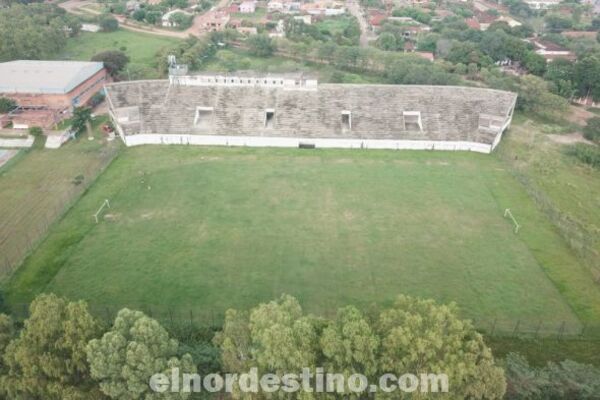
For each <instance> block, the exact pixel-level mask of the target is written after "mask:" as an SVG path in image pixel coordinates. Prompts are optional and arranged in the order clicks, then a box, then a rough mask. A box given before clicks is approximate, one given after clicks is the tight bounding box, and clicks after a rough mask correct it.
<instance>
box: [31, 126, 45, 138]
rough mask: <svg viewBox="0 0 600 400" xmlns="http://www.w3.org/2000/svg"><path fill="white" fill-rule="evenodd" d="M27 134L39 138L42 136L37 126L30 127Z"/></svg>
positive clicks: (41, 130)
mask: <svg viewBox="0 0 600 400" xmlns="http://www.w3.org/2000/svg"><path fill="white" fill-rule="evenodd" d="M29 134H30V135H31V136H34V137H40V136H42V135H43V134H44V130H43V129H42V128H40V127H39V126H32V127H30V128H29Z"/></svg>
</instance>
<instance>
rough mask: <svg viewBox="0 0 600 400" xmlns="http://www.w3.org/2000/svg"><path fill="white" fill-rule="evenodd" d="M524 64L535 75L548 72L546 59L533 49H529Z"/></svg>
mask: <svg viewBox="0 0 600 400" xmlns="http://www.w3.org/2000/svg"><path fill="white" fill-rule="evenodd" d="M523 66H524V67H525V68H526V69H527V71H529V72H530V73H532V74H533V75H537V76H542V75H544V72H546V59H545V58H544V57H543V56H541V55H539V54H537V53H535V52H533V51H528V52H527V53H526V54H525V57H524V58H523Z"/></svg>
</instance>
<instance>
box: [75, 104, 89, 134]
mask: <svg viewBox="0 0 600 400" xmlns="http://www.w3.org/2000/svg"><path fill="white" fill-rule="evenodd" d="M91 120H92V109H91V108H89V107H75V110H73V118H72V119H71V129H72V130H73V131H74V132H75V134H77V135H79V134H80V133H82V132H83V131H85V130H86V129H87V127H88V124H89V123H90V121H91Z"/></svg>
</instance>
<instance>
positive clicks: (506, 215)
mask: <svg viewBox="0 0 600 400" xmlns="http://www.w3.org/2000/svg"><path fill="white" fill-rule="evenodd" d="M504 218H510V220H511V221H512V223H513V225H514V229H513V231H514V233H519V229H521V225H520V224H519V222H517V219H516V218H515V216H514V215H513V213H512V212H511V211H510V208H507V209H506V210H504Z"/></svg>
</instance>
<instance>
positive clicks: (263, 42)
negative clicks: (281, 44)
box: [246, 34, 276, 57]
mask: <svg viewBox="0 0 600 400" xmlns="http://www.w3.org/2000/svg"><path fill="white" fill-rule="evenodd" d="M246 43H247V44H248V47H249V50H250V53H251V54H252V55H255V56H257V57H270V56H271V55H272V54H273V53H274V52H275V49H276V46H275V43H273V40H272V39H271V38H270V37H269V36H267V35H265V34H260V35H253V36H250V37H249V38H248V40H246Z"/></svg>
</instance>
